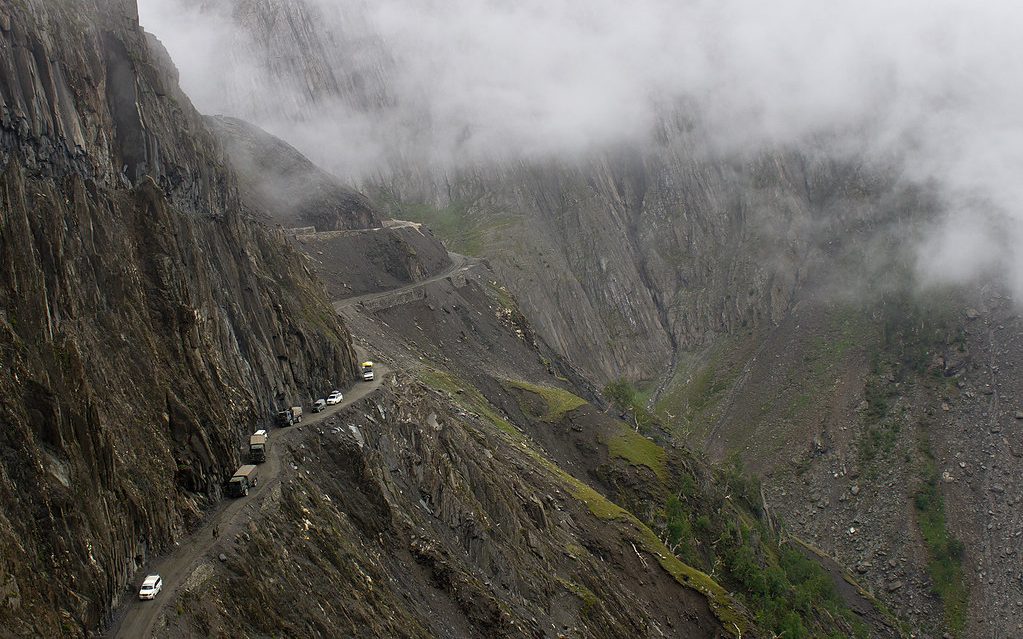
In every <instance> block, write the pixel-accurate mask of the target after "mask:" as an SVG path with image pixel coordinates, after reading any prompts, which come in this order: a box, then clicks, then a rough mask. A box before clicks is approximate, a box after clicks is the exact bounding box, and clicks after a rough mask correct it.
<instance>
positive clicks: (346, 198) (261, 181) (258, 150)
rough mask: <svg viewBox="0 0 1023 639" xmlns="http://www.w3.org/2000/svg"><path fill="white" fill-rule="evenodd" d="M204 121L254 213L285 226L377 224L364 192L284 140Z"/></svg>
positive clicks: (223, 121) (224, 121) (227, 122)
mask: <svg viewBox="0 0 1023 639" xmlns="http://www.w3.org/2000/svg"><path fill="white" fill-rule="evenodd" d="M206 122H207V124H209V125H210V128H211V129H212V130H213V132H214V133H215V134H216V135H217V138H218V139H219V140H220V141H221V143H222V144H223V146H224V150H225V152H226V154H227V158H228V161H229V162H230V165H231V167H232V168H233V169H234V171H235V174H236V175H237V176H238V179H239V184H240V186H241V191H242V199H243V201H244V202H245V204H246V205H247V206H248V208H249V210H250V211H252V213H253V214H255V215H261V216H265V217H266V219H268V220H272V221H273V222H276V223H277V224H280V225H282V226H284V227H285V228H294V227H305V226H311V227H314V228H315V229H316V230H318V231H342V230H346V229H362V228H370V227H376V226H379V225H380V219H379V217H378V215H377V212H376V211H375V210H374V209H373V207H372V205H371V204H370V203H369V201H368V200H367V199H366V198H365V196H363V195H361V194H359V193H357V192H355V191H353V190H351V189H348V188H345V187H344V186H342V185H341V184H340V183H339V182H338V180H337V178H335V177H333V176H331V175H329V174H328V173H326V172H325V171H324V170H323V169H321V168H320V167H318V166H316V165H315V164H313V163H312V162H310V161H309V160H308V159H307V158H306V157H305V156H303V155H302V154H301V153H299V152H298V151H297V150H295V148H294V147H292V146H291V145H289V144H288V143H287V142H284V141H283V140H280V139H278V138H275V137H273V136H272V135H269V134H268V133H266V132H264V131H262V130H260V129H259V128H257V127H255V126H253V125H251V124H248V123H246V122H243V121H241V120H238V119H236V118H228V117H224V116H218V117H210V118H207V119H206Z"/></svg>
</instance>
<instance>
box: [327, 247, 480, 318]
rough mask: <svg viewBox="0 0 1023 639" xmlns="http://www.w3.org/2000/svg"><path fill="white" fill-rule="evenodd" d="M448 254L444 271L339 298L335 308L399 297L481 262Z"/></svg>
mask: <svg viewBox="0 0 1023 639" xmlns="http://www.w3.org/2000/svg"><path fill="white" fill-rule="evenodd" d="M448 255H449V256H450V257H451V266H449V267H448V268H446V269H444V270H443V271H441V272H440V273H438V274H436V275H431V276H430V277H428V278H426V279H425V280H420V281H418V282H413V283H411V284H408V285H406V286H399V287H398V288H392V289H390V290H387V291H380V292H378V293H367V294H365V295H357V296H355V297H346V298H344V299H341V300H337V301H335V302H334V310H336V311H338V312H341V311H342V310H343V309H345V308H349V307H351V306H355V305H357V304H362V303H363V302H375V301H377V300H380V299H386V298H388V297H397V296H399V295H401V294H402V293H407V292H409V291H411V290H414V289H417V288H420V287H422V286H426V285H427V284H432V283H434V282H439V281H441V280H443V279H447V278H449V277H451V276H452V275H455V274H457V273H459V272H467V271H469V270H470V269H472V267H473V266H475V265H476V264H478V263H479V261H478V260H476V259H475V258H471V257H467V256H465V255H459V254H458V253H448Z"/></svg>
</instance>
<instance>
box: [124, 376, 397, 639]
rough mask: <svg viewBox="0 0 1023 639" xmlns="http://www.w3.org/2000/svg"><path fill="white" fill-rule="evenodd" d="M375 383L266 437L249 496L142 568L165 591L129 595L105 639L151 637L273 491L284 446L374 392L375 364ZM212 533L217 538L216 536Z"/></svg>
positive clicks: (219, 509) (226, 504) (219, 510)
mask: <svg viewBox="0 0 1023 639" xmlns="http://www.w3.org/2000/svg"><path fill="white" fill-rule="evenodd" d="M375 368H376V370H375V379H374V380H373V381H372V382H356V384H355V386H353V387H352V388H351V389H350V390H349V391H348V392H347V393H346V394H345V399H344V401H343V402H341V403H340V404H337V405H336V406H329V407H327V409H326V410H325V411H323V412H322V413H318V414H314V413H311V412H310V413H307V414H306V415H304V416H303V418H302V422H301V423H300V424H298V425H296V426H290V427H288V428H275V429H274V430H273V431H271V433H270V450H269V451H267V455H266V461H265V462H264V463H262V464H260V465H259V482H258V485H257V486H256V488H255V489H253V490H250V491H249V495H248V497H241V498H237V499H230V498H227V499H224V500H222V501H221V502H220V503H219V504H218V505H217V506H216V508H215V509H214V510H213V511H212V512H211V513H210V516H209V517H208V519H207V520H206V522H205V523H204V524H203V526H202V527H201V528H199V529H198V530H196V531H195V532H193V533H192V534H191V535H189V536H188V537H185V538H184V539H181V540H180V541H179V542H178V546H177V548H175V550H174V552H172V553H171V554H169V555H166V556H164V557H162V558H160V559H158V560H156V561H153V562H152V563H151V564H150V565H148V566H147V567H146V571H145V572H146V574H150V575H152V574H159V575H160V576H161V577H162V578H163V591H162V592H161V593H160V594H159V595H157V597H156V599H153V600H151V601H140V600H139V599H138V598H137V594H136V593H135V592H130V593H128V595H127V596H128V597H131V599H130V600H129V602H127V603H124V604H122V605H121V607H120V614H116V613H115V615H116V619H115V621H114V622H113V623H112V624H111V626H110V628H109V629H108V630H107V632H106V636H107V637H115V638H117V637H124V638H125V639H141V638H143V637H150V636H152V632H153V625H154V624H155V623H156V620H157V618H158V617H159V615H160V611H161V610H162V609H163V608H164V606H166V605H167V604H169V603H171V602H172V601H173V600H174V597H175V595H176V594H177V591H178V590H179V589H180V587H181V585H182V584H183V583H184V582H185V580H186V579H187V578H188V576H189V575H191V574H192V571H193V570H194V569H195V566H196V564H197V563H199V562H200V561H202V560H204V559H208V558H212V557H214V556H216V555H219V554H220V550H219V548H217V546H218V545H219V544H220V541H221V540H224V541H225V542H228V541H229V540H230V539H231V538H233V535H234V534H236V533H237V532H239V531H240V530H241V528H242V526H243V525H244V524H245V523H247V522H248V521H249V519H250V518H251V514H252V513H254V512H258V511H259V505H260V504H261V503H262V502H263V500H264V499H265V498H266V497H267V496H268V495H269V494H270V493H271V492H273V487H274V486H275V485H277V484H279V483H280V481H281V470H282V469H284V468H285V465H284V460H283V457H284V450H285V446H284V444H285V443H286V442H289V441H298V440H300V439H302V438H303V437H305V436H307V435H308V434H309V433H311V432H314V431H313V429H311V428H309V426H314V425H316V424H317V423H319V422H322V421H323V420H325V419H328V418H330V417H332V416H333V415H335V414H337V413H338V412H339V411H341V410H343V409H345V408H347V407H349V406H351V405H352V404H354V403H356V402H358V401H359V400H362V399H364V398H366V397H368V396H370V395H372V394H373V393H375V392H376V391H377V390H378V389H379V388H380V385H381V383H382V381H383V379H384V378H385V377H386V375H387V373H388V372H389V369H388V368H387V367H386V366H383V365H381V364H377V365H376V367H375ZM214 531H216V532H217V533H218V534H217V535H214V534H213V533H214ZM142 577H143V575H142V574H141V573H140V574H139V575H138V578H137V579H135V580H133V581H132V583H131V587H132V588H134V589H137V588H138V587H139V584H141V583H142Z"/></svg>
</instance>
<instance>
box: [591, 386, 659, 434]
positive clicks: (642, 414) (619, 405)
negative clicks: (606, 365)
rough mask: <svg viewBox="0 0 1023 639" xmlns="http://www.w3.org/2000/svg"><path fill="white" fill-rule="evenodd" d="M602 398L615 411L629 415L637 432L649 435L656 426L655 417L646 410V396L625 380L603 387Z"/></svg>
mask: <svg viewBox="0 0 1023 639" xmlns="http://www.w3.org/2000/svg"><path fill="white" fill-rule="evenodd" d="M604 397H605V398H606V399H607V401H609V402H611V406H613V407H614V408H615V409H616V410H618V411H621V412H623V413H631V415H632V418H633V420H634V421H635V423H636V427H637V428H639V432H641V433H650V432H651V431H652V430H653V428H654V426H656V425H657V421H658V420H657V417H655V416H654V415H653V414H652V413H651V412H650V411H648V410H647V408H646V400H647V394H643V393H640V392H639V391H637V390H636V388H635V387H634V386H633V385H632V384H630V383H629V382H627V381H626V380H624V379H619V380H617V381H614V382H611V383H610V384H608V385H607V386H605V387H604Z"/></svg>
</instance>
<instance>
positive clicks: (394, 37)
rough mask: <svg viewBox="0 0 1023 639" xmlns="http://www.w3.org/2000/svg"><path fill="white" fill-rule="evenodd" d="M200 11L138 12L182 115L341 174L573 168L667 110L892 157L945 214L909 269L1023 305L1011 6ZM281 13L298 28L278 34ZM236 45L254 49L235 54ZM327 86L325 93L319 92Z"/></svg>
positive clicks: (649, 2)
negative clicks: (293, 66)
mask: <svg viewBox="0 0 1023 639" xmlns="http://www.w3.org/2000/svg"><path fill="white" fill-rule="evenodd" d="M200 1H201V0H140V2H139V4H140V16H141V20H142V23H143V25H144V26H146V27H147V28H149V29H150V30H152V31H154V32H155V33H156V34H157V35H158V36H159V37H160V38H161V39H162V40H163V41H164V42H165V43H166V44H167V46H168V49H169V50H170V52H171V54H172V56H173V57H174V59H175V60H176V62H177V63H178V65H179V66H180V68H181V71H182V83H183V86H184V88H185V89H186V91H187V92H188V93H189V94H190V95H191V97H192V98H193V100H194V101H195V102H196V104H197V105H198V106H199V107H200V109H203V110H205V111H207V112H224V113H230V114H233V115H238V116H240V117H243V118H246V119H250V120H253V121H255V122H257V123H259V124H261V125H262V126H264V127H266V128H268V129H269V130H271V131H273V132H275V133H277V134H279V135H281V136H282V137H285V138H287V139H288V140H289V141H291V142H292V143H294V144H296V146H298V147H299V148H301V149H302V150H304V151H305V152H307V153H308V154H309V155H310V156H311V157H313V158H314V159H316V160H318V161H319V162H321V163H323V164H325V165H326V166H328V167H329V168H331V169H332V170H334V171H336V172H338V173H340V174H343V175H346V176H349V177H352V178H355V179H359V178H365V177H368V176H372V175H373V174H375V173H376V172H378V171H386V170H387V167H388V161H389V160H393V158H396V157H400V158H404V159H405V160H406V161H411V162H421V163H424V164H429V165H430V166H436V167H440V168H446V169H457V168H460V167H463V166H467V165H477V164H480V163H485V162H490V161H507V160H509V159H515V160H517V159H530V158H536V157H540V156H555V157H558V156H566V157H574V156H577V155H578V154H581V153H585V152H587V151H589V150H591V149H594V148H600V147H603V146H606V145H611V144H615V143H618V142H623V141H626V142H642V141H643V140H644V139H645V137H646V136H648V135H649V134H650V131H651V128H652V127H653V125H654V124H655V122H656V120H657V118H658V115H659V113H662V112H663V111H662V109H663V108H664V105H666V104H678V103H680V102H683V101H684V103H685V104H686V105H687V108H691V109H693V112H694V114H696V115H697V117H698V118H699V120H700V121H701V123H702V124H703V125H704V126H706V127H707V129H708V130H709V133H710V135H711V137H712V139H714V140H715V141H716V142H717V143H718V144H719V145H721V147H723V148H725V149H733V150H756V149H758V148H765V147H767V146H773V145H785V146H787V145H799V144H801V143H803V142H805V141H806V140H807V139H810V138H813V137H814V136H819V135H826V136H828V138H829V139H831V140H833V144H834V146H835V148H836V149H845V150H849V149H855V150H856V152H858V153H864V152H865V153H869V154H877V155H878V156H879V157H885V158H891V157H899V158H902V161H903V162H904V163H905V175H908V176H910V177H911V178H912V179H914V180H916V181H919V182H920V183H927V184H935V185H937V186H938V187H939V188H940V189H942V192H943V193H944V199H945V201H946V202H947V204H948V211H947V214H946V216H945V219H946V223H945V224H943V225H942V226H941V227H939V228H936V229H933V230H932V231H931V232H930V233H929V234H928V237H929V238H930V239H929V240H928V241H927V242H925V244H924V246H923V248H922V250H921V253H920V268H921V272H922V273H924V275H925V276H927V277H931V276H934V277H941V278H947V277H951V276H952V275H953V274H960V275H971V274H977V273H980V272H984V273H985V274H986V273H990V272H999V271H1000V272H1003V273H1004V274H1006V275H1007V277H1008V279H1009V280H1010V281H1013V282H1015V285H1016V290H1017V292H1018V293H1020V294H1021V295H1020V297H1023V275H1021V272H1023V266H1021V265H1023V258H1021V257H1020V252H1019V250H1018V249H1017V247H1018V245H1019V242H1020V240H1021V239H1023V231H1021V229H1023V207H1021V206H1020V202H1023V182H1021V181H1020V180H1019V177H1018V176H1019V175H1020V174H1021V173H1023V121H1021V119H1023V115H1021V114H1023V84H1021V83H1020V82H1019V78H1021V77H1023V40H1021V39H1020V38H1019V32H1020V29H1021V27H1023V5H1021V4H1019V3H1011V2H1006V1H995V0H990V1H988V2H966V1H963V0H900V1H899V2H891V1H890V0H885V1H882V0H857V1H855V2H852V1H839V0H830V1H824V2H821V1H820V0H775V1H773V2H770V3H758V2H750V1H748V0H688V1H687V0H633V1H632V2H621V1H620V0H517V1H516V2H508V1H504V0H373V1H369V0H347V1H342V0H304V2H302V1H301V0H291V1H287V0H266V4H267V5H268V6H270V7H271V8H272V9H271V13H274V12H276V13H275V15H277V16H278V17H279V18H283V16H285V15H287V16H289V18H292V21H291V22H287V21H285V20H283V19H282V20H281V21H280V22H278V23H277V24H269V25H266V24H264V25H263V26H261V27H259V28H257V29H255V30H253V29H252V28H251V25H252V22H251V14H250V13H248V10H247V9H245V8H244V7H245V3H241V2H239V3H238V4H239V6H241V7H243V9H241V10H239V12H238V13H237V14H236V16H235V17H237V19H238V22H237V23H235V22H234V21H233V19H232V18H228V17H227V16H226V15H223V14H222V15H219V16H218V15H215V14H214V15H213V16H212V17H211V14H210V13H209V11H207V12H205V13H203V14H202V15H200V14H199V13H198V12H196V11H195V10H194V9H188V8H187V7H195V6H197V5H196V3H197V2H200ZM203 4H206V5H209V3H206V2H203ZM296 15H298V16H300V17H304V18H306V19H307V22H305V23H300V28H297V29H292V27H293V26H294V25H295V21H294V20H293V18H294V17H295V16H296ZM239 23H240V24H243V25H246V26H245V28H239V27H238V24H239ZM306 29H311V30H313V31H316V32H317V33H318V34H320V36H322V37H323V38H324V39H325V40H326V41H327V42H329V46H328V47H327V48H325V49H323V50H311V53H312V54H313V59H314V60H315V62H316V64H315V65H313V66H312V67H310V69H312V70H309V69H307V70H306V72H304V73H301V74H294V73H292V72H291V71H288V72H280V69H281V68H289V66H290V65H289V64H288V59H289V56H290V55H293V52H288V51H287V50H286V49H288V47H289V46H291V45H289V43H292V44H293V43H294V42H300V43H307V40H306V38H307V35H308V34H304V33H303V30H306ZM253 33H259V34H260V35H258V36H257V37H256V39H258V40H260V43H259V45H258V46H256V47H255V49H256V50H262V51H264V52H267V51H268V52H269V54H267V55H253V54H252V52H251V51H252V47H253V46H254V45H253V36H252V34H253ZM296 34H297V35H296ZM313 67H315V68H313ZM325 77H329V78H332V79H333V80H336V81H337V85H338V86H339V87H340V88H339V90H338V91H337V92H335V95H334V96H333V97H328V96H326V95H324V94H323V93H322V92H318V91H317V90H316V89H317V87H319V86H322V85H323V84H324V78H325ZM992 229H997V230H992ZM953 255H954V256H955V257H954V259H950V256H953ZM936 256H940V257H936ZM957 279H958V276H957Z"/></svg>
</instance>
